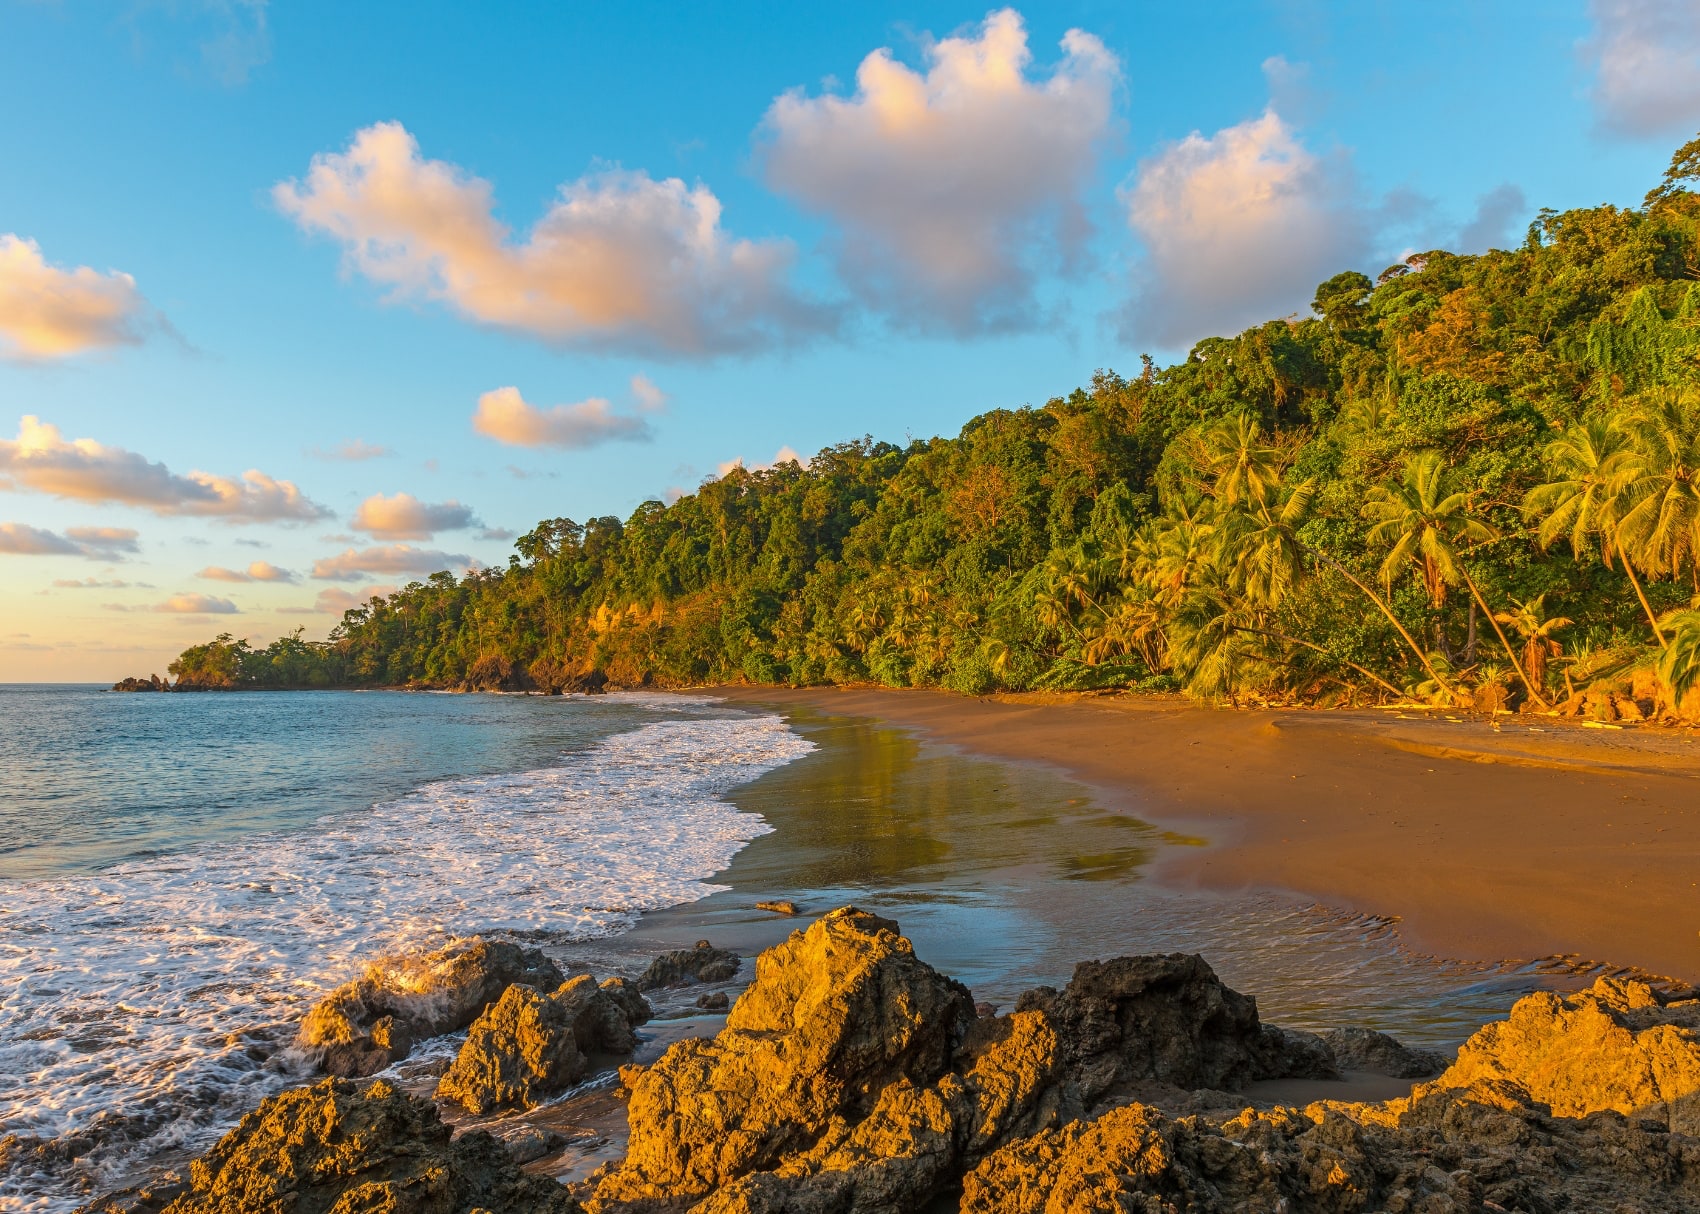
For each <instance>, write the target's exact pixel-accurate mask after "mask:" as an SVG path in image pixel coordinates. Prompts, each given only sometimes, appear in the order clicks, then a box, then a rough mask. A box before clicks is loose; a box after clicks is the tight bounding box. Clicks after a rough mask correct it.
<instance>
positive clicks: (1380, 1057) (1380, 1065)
mask: <svg viewBox="0 0 1700 1214" xmlns="http://www.w3.org/2000/svg"><path fill="white" fill-rule="evenodd" d="M1322 1040H1323V1041H1324V1042H1325V1043H1326V1044H1327V1046H1328V1049H1329V1051H1330V1052H1331V1053H1332V1054H1333V1055H1334V1062H1335V1065H1336V1066H1338V1067H1339V1068H1340V1069H1341V1070H1342V1071H1369V1072H1371V1073H1372V1074H1376V1075H1386V1076H1388V1077H1389V1078H1391V1079H1426V1078H1427V1077H1429V1076H1430V1075H1438V1074H1440V1072H1441V1071H1443V1070H1445V1069H1446V1056H1445V1055H1444V1054H1442V1053H1440V1051H1438V1050H1416V1049H1411V1048H1409V1047H1408V1046H1404V1045H1401V1044H1400V1043H1399V1042H1398V1041H1396V1040H1395V1039H1394V1038H1392V1037H1389V1036H1388V1035H1387V1034H1386V1033H1378V1032H1376V1031H1375V1030H1374V1029H1363V1028H1344V1029H1334V1030H1333V1031H1332V1032H1329V1033H1326V1034H1324V1035H1323V1038H1322Z"/></svg>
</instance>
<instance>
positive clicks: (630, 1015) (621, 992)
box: [602, 978, 654, 1028]
mask: <svg viewBox="0 0 1700 1214" xmlns="http://www.w3.org/2000/svg"><path fill="white" fill-rule="evenodd" d="M602 991H603V993H604V994H606V995H607V996H608V997H609V998H610V999H612V1000H613V1001H614V1002H615V1003H617V1004H619V1006H620V1010H621V1011H622V1012H624V1013H625V1015H626V1024H627V1025H629V1026H631V1027H633V1028H635V1027H637V1026H638V1025H640V1024H648V1023H649V1018H650V1016H652V1015H653V1014H654V1012H653V1011H652V1010H651V1008H650V1006H649V1000H647V999H645V998H644V997H643V996H642V995H641V994H639V993H638V989H637V987H636V986H634V985H633V984H632V983H630V982H627V981H626V980H625V979H624V978H604V979H603V980H602Z"/></svg>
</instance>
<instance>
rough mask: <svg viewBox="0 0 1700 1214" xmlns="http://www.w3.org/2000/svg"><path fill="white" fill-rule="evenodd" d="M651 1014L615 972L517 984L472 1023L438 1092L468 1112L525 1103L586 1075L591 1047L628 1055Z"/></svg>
mask: <svg viewBox="0 0 1700 1214" xmlns="http://www.w3.org/2000/svg"><path fill="white" fill-rule="evenodd" d="M648 1019H649V1006H648V1004H647V1003H645V1002H644V999H643V996H641V995H638V994H637V993H636V992H635V991H632V989H631V988H630V987H629V986H627V985H626V983H625V982H624V981H623V980H621V979H619V978H610V979H609V980H608V982H606V983H604V984H603V985H602V986H600V987H599V986H597V985H596V980H595V979H594V978H591V977H590V976H589V975H580V976H579V977H577V978H573V979H570V980H569V981H567V982H565V983H563V984H562V985H561V987H560V988H559V989H558V990H556V991H555V992H554V993H552V994H548V995H543V994H539V993H538V992H537V991H536V990H534V989H533V988H531V987H529V986H523V985H520V984H518V983H516V984H514V985H513V986H510V987H509V988H508V989H507V990H506V991H504V992H503V993H502V997H501V998H500V999H498V1000H497V1001H496V1002H495V1003H493V1004H491V1005H490V1006H489V1007H488V1008H486V1009H485V1011H484V1013H483V1015H481V1016H479V1017H478V1019H477V1020H476V1021H474V1022H473V1024H472V1028H471V1029H470V1030H469V1031H468V1033H467V1036H466V1044H464V1045H463V1046H461V1048H460V1053H459V1054H458V1055H457V1056H456V1057H455V1060H454V1063H453V1064H452V1065H451V1066H450V1067H449V1069H448V1071H447V1072H446V1073H445V1074H444V1075H443V1077H442V1079H441V1080H440V1081H439V1082H438V1084H437V1098H438V1099H439V1100H451V1101H454V1102H455V1103H457V1104H459V1105H460V1106H461V1107H462V1108H464V1109H466V1110H467V1111H468V1112H470V1113H488V1112H491V1111H493V1110H495V1109H499V1108H503V1107H507V1106H513V1105H518V1106H521V1107H529V1106H531V1105H535V1104H538V1103H540V1102H541V1100H542V1099H543V1098H544V1097H545V1096H548V1095H550V1094H552V1093H555V1092H558V1091H560V1090H561V1089H562V1088H565V1087H567V1086H568V1085H569V1084H572V1083H575V1082H577V1081H578V1080H579V1079H581V1078H583V1077H584V1074H585V1071H586V1070H587V1069H588V1067H589V1061H590V1055H592V1054H629V1053H631V1051H632V1047H633V1046H635V1045H636V1044H637V1037H636V1035H635V1034H634V1033H633V1031H632V1030H633V1029H634V1028H635V1027H636V1026H637V1025H639V1024H642V1023H643V1022H644V1021H646V1020H648Z"/></svg>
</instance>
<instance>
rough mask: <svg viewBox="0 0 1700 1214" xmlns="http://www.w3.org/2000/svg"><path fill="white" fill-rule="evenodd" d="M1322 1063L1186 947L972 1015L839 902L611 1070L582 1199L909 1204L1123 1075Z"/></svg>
mask: <svg viewBox="0 0 1700 1214" xmlns="http://www.w3.org/2000/svg"><path fill="white" fill-rule="evenodd" d="M1333 1073H1334V1064H1333V1059H1332V1056H1331V1055H1330V1054H1329V1053H1328V1049H1327V1046H1326V1045H1325V1044H1323V1042H1322V1040H1321V1039H1320V1038H1318V1037H1315V1036H1314V1035H1312V1034H1301V1033H1287V1032H1283V1031H1281V1030H1276V1029H1270V1028H1267V1027H1266V1026H1264V1025H1262V1024H1261V1023H1260V1022H1259V1020H1258V1017H1257V1006H1256V1003H1255V1002H1254V1001H1253V1000H1251V999H1249V998H1247V997H1245V996H1242V995H1240V994H1238V993H1237V992H1234V991H1232V990H1229V989H1228V988H1227V987H1225V986H1223V985H1222V983H1221V982H1220V980H1219V979H1217V977H1216V975H1215V974H1214V973H1213V972H1212V971H1211V970H1210V967H1209V966H1208V965H1206V964H1205V963H1204V962H1203V961H1202V960H1201V959H1199V958H1197V957H1190V956H1185V955H1179V954H1177V955H1173V956H1168V957H1143V958H1120V959H1118V960H1115V961H1110V962H1103V963H1099V962H1090V963H1087V964H1084V965H1082V966H1080V967H1079V968H1078V969H1077V970H1076V973H1075V977H1074V980H1073V981H1072V982H1070V983H1069V985H1068V986H1067V987H1066V988H1065V989H1064V990H1062V991H1060V992H1059V991H1056V990H1052V989H1048V988H1047V989H1041V990H1039V991H1034V992H1030V993H1029V994H1028V995H1027V996H1024V997H1023V998H1022V1000H1021V1001H1020V1004H1019V1005H1018V1007H1017V1009H1016V1011H1015V1012H1014V1013H1013V1014H1011V1015H1008V1016H979V1015H977V1014H976V1010H975V1007H974V1003H973V999H972V996H971V995H970V993H969V992H968V991H967V990H965V989H964V988H963V987H961V986H960V985H959V984H958V983H956V982H954V981H952V980H951V979H949V978H947V977H945V976H944V975H942V974H940V973H938V972H937V971H936V970H934V969H932V967H930V966H928V965H926V964H925V963H924V962H922V961H920V960H918V959H917V958H916V957H915V956H914V954H913V952H912V951H911V950H910V947H909V943H908V941H907V940H905V939H904V938H903V937H902V936H901V935H900V934H899V932H898V927H897V924H895V923H893V922H891V921H890V920H888V919H881V918H879V917H877V916H874V915H869V914H866V913H864V912H861V911H857V910H855V909H854V908H847V909H845V910H841V911H835V912H833V913H832V914H830V915H827V916H826V917H824V918H823V919H821V920H820V921H818V922H817V923H815V924H814V925H813V926H811V927H810V928H809V929H808V930H807V931H806V932H794V933H792V935H791V937H790V939H789V940H788V941H786V942H785V943H784V944H782V945H780V946H778V947H777V948H774V949H770V950H769V951H768V952H766V953H763V954H762V955H761V957H760V958H758V960H757V962H756V978H755V981H754V982H753V983H752V984H751V985H750V987H749V988H748V989H747V990H746V991H745V992H744V994H743V995H742V996H741V997H740V998H739V1000H738V1002H737V1003H736V1004H735V1005H734V1006H733V1008H732V1010H731V1013H730V1014H729V1016H728V1017H727V1021H726V1028H725V1030H724V1031H722V1032H721V1033H720V1034H719V1035H718V1036H716V1037H715V1038H714V1039H713V1040H711V1041H705V1040H693V1041H685V1042H681V1043H679V1044H677V1045H674V1046H673V1047H672V1048H671V1049H669V1050H668V1052H667V1053H666V1054H665V1055H663V1057H662V1058H661V1059H660V1060H659V1061H658V1062H656V1063H655V1064H654V1065H653V1066H652V1067H650V1068H648V1069H646V1070H639V1069H637V1068H629V1069H628V1070H627V1071H624V1072H622V1075H623V1076H624V1077H625V1078H626V1080H627V1082H628V1085H629V1086H630V1088H631V1105H630V1113H629V1117H630V1122H631V1144H630V1153H629V1154H628V1156H627V1158H626V1160H625V1162H624V1163H623V1164H622V1165H621V1166H620V1167H618V1168H615V1169H611V1170H610V1171H609V1172H608V1173H607V1174H606V1175H604V1176H602V1177H601V1178H599V1180H598V1182H597V1184H596V1185H595V1186H594V1190H593V1192H592V1193H591V1195H590V1201H589V1203H588V1204H589V1207H590V1208H591V1209H593V1210H604V1211H609V1212H612V1211H615V1210H627V1209H630V1210H633V1211H646V1210H672V1209H685V1208H687V1207H688V1208H692V1209H694V1210H696V1211H698V1214H731V1212H732V1211H767V1210H773V1211H778V1210H787V1211H801V1212H806V1211H816V1210H818V1211H821V1212H823V1214H825V1212H828V1211H831V1212H838V1214H843V1212H856V1211H865V1212H869V1214H872V1212H873V1211H888V1210H889V1211H896V1210H905V1209H912V1208H916V1207H918V1206H919V1205H921V1204H924V1203H925V1202H926V1201H928V1200H929V1199H931V1198H933V1197H934V1196H936V1195H937V1194H939V1193H940V1192H942V1191H944V1190H945V1189H947V1188H949V1187H950V1186H952V1185H953V1184H955V1183H956V1182H957V1180H958V1179H959V1178H960V1177H961V1175H962V1174H963V1173H964V1172H965V1171H967V1170H969V1169H971V1168H973V1167H974V1166H975V1165H976V1164H977V1163H978V1162H979V1161H980V1160H981V1159H983V1158H984V1157H985V1156H986V1155H987V1154H989V1153H991V1152H993V1151H995V1150H996V1149H998V1148H999V1147H1001V1146H1002V1145H1004V1144H1005V1143H1008V1142H1010V1141H1012V1140H1016V1139H1021V1138H1025V1137H1028V1136H1031V1135H1033V1134H1035V1133H1038V1132H1040V1131H1042V1130H1045V1129H1047V1128H1054V1127H1057V1126H1061V1125H1063V1124H1065V1123H1067V1122H1069V1121H1070V1120H1072V1119H1076V1118H1081V1117H1082V1116H1084V1115H1086V1114H1087V1113H1088V1112H1089V1111H1091V1110H1093V1109H1095V1108H1097V1107H1099V1106H1100V1105H1101V1104H1102V1103H1103V1102H1104V1101H1105V1100H1107V1099H1110V1098H1112V1097H1113V1096H1114V1095H1115V1094H1117V1093H1122V1092H1125V1091H1128V1090H1130V1089H1133V1088H1136V1087H1138V1086H1140V1085H1158V1086H1161V1087H1164V1088H1165V1089H1166V1090H1174V1091H1178V1090H1181V1089H1186V1088H1198V1087H1215V1088H1220V1087H1225V1086H1236V1085H1239V1084H1242V1083H1245V1082H1249V1081H1251V1080H1254V1079H1261V1078H1270V1077H1275V1076H1285V1075H1304V1076H1317V1075H1328V1074H1333ZM692 1203H699V1204H696V1205H692Z"/></svg>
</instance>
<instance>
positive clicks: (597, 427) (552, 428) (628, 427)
mask: <svg viewBox="0 0 1700 1214" xmlns="http://www.w3.org/2000/svg"><path fill="white" fill-rule="evenodd" d="M639 399H640V401H641V399H642V398H641V397H640V398H639ZM472 428H473V429H474V430H476V431H477V432H478V433H480V434H482V435H483V436H484V437H485V438H493V439H495V440H496V441H497V442H499V443H506V444H508V445H509V446H510V447H564V448H567V449H569V450H576V449H582V448H585V447H594V446H597V445H598V444H601V443H607V442H614V441H616V440H618V439H631V440H644V439H648V438H649V437H650V435H651V433H652V432H651V430H650V427H649V423H648V422H647V421H645V420H644V419H643V418H641V417H634V416H632V415H631V414H629V413H617V412H615V411H614V406H613V405H612V404H610V403H609V402H608V401H607V400H606V399H605V398H603V397H600V396H592V397H589V398H588V399H585V400H581V401H578V402H576V403H574V404H570V405H550V406H548V407H547V408H540V407H538V406H537V405H533V404H529V403H528V402H527V401H526V400H525V398H524V397H522V396H521V395H520V394H519V389H518V388H497V389H496V390H495V391H493V392H486V393H484V394H483V395H482V396H480V397H479V398H478V408H477V409H476V410H474V411H473V414H472Z"/></svg>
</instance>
